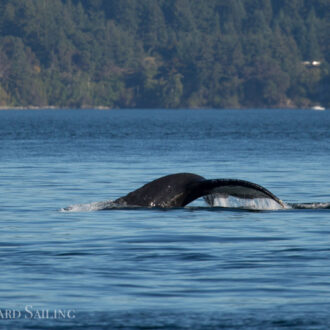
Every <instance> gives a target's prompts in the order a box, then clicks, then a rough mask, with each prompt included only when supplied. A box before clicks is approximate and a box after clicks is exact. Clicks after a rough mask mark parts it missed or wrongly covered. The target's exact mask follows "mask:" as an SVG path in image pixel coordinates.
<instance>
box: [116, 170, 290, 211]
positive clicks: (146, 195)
mask: <svg viewBox="0 0 330 330" xmlns="http://www.w3.org/2000/svg"><path fill="white" fill-rule="evenodd" d="M212 194H221V195H222V196H229V195H231V196H235V197H239V198H248V199H252V198H270V199H272V200H274V201H276V202H277V203H279V204H280V205H282V206H284V204H283V202H282V201H281V200H280V199H279V198H278V197H276V196H275V195H273V194H272V193H271V192H270V191H268V190H267V189H266V188H264V187H262V186H259V185H257V184H255V183H252V182H249V181H244V180H238V179H213V180H207V179H205V178H204V177H202V176H200V175H197V174H192V173H176V174H170V175H167V176H164V177H161V178H158V179H156V180H154V181H151V182H149V183H147V184H145V185H144V186H142V187H141V188H138V189H137V190H134V191H132V192H130V193H129V194H127V195H126V196H123V197H120V198H118V199H117V200H115V201H114V202H115V203H116V204H118V205H123V206H141V207H161V208H170V207H183V206H185V205H187V204H189V203H190V202H192V201H193V200H195V199H197V198H199V197H202V196H203V197H205V199H206V201H208V196H210V195H212Z"/></svg>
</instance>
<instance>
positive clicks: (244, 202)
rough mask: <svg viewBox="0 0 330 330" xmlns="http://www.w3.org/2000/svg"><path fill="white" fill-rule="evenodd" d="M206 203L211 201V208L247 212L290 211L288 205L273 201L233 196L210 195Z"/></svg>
mask: <svg viewBox="0 0 330 330" xmlns="http://www.w3.org/2000/svg"><path fill="white" fill-rule="evenodd" d="M208 201H211V206H218V207H228V208H240V209H247V210H259V211H262V210H265V211H266V210H267V211H275V210H283V209H290V208H291V207H290V206H289V205H286V204H284V206H282V205H281V204H279V203H277V202H276V201H275V200H273V199H271V198H253V199H247V198H238V197H234V196H221V195H212V196H211V198H210V196H208Z"/></svg>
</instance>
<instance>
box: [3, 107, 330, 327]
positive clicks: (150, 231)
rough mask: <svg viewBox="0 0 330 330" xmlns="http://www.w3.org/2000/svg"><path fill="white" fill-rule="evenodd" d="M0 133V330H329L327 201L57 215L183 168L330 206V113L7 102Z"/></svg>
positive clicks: (290, 198)
mask: <svg viewBox="0 0 330 330" xmlns="http://www.w3.org/2000/svg"><path fill="white" fill-rule="evenodd" d="M0 141H1V143H0V169H1V172H0V176H1V177H0V184H1V189H2V191H1V195H0V222H1V231H0V262H1V271H0V327H1V328H6V327H7V328H8V329H12V328H25V329H29V328H30V329H38V328H40V329H43V328H46V327H49V328H52V327H53V328H57V327H61V328H63V329H68V328H71V327H76V328H84V329H88V328H90V329H97V328H112V329H115V328H122V329H135V328H140V329H144V328H149V329H154V328H158V329H181V328H184V329H192V328H193V329H218V328H230V329H231V328H250V329H256V328H260V329H267V328H269V329H274V328H275V329H276V328H281V329H283V328H297V329H323V328H324V329H327V328H329V327H330V276H329V274H330V244H329V243H330V240H329V234H330V209H307V210H281V211H267V212H266V211H265V212H251V211H244V210H235V209H225V210H224V209H219V208H213V209H212V208H209V207H196V208H191V207H190V208H189V207H188V208H182V209H174V210H158V209H150V210H146V209H143V210H142V209H141V210H138V209H133V210H112V211H94V212H60V211H59V210H60V209H61V208H63V207H66V206H68V205H72V204H80V203H83V204H88V203H91V202H95V201H102V200H109V199H116V198H117V197H120V196H122V195H126V194H127V193H128V192H129V191H132V190H134V189H136V188H138V187H139V186H141V185H142V184H145V183H147V182H148V181H151V180H153V179H155V178H157V177H160V176H162V175H166V174H171V173H176V172H192V173H196V174H199V175H202V176H204V177H206V178H210V179H211V178H239V179H245V180H249V181H252V182H255V183H258V184H260V185H262V186H264V187H266V188H267V189H269V190H270V191H271V192H273V193H274V194H275V195H277V196H278V197H280V198H281V199H282V200H283V201H285V202H291V203H301V202H306V203H314V202H325V203H326V202H330V180H329V171H330V170H329V164H330V111H323V112H321V111H320V112H317V111H308V110H306V111H293V110H291V111H289V110H288V111H286V110H265V111H260V110H259V111H257V110H242V111H226V110H223V111H215V110H189V111H186V110H181V111H173V110H172V111H167V110H152V111H142V110H127V111H92V110H90V111H89V110H84V111H78V110H71V111H65V110H59V111H48V110H47V111H46V110H45V111H44V110H43V111H0ZM194 205H197V206H203V205H204V204H203V202H202V201H197V202H194ZM6 313H7V314H6Z"/></svg>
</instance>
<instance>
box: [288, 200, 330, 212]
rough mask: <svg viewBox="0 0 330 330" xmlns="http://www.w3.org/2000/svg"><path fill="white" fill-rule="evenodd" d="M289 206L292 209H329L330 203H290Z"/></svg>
mask: <svg viewBox="0 0 330 330" xmlns="http://www.w3.org/2000/svg"><path fill="white" fill-rule="evenodd" d="M290 206H291V207H292V208H294V209H312V210H315V209H318V210H321V209H330V203H329V202H326V203H292V204H290Z"/></svg>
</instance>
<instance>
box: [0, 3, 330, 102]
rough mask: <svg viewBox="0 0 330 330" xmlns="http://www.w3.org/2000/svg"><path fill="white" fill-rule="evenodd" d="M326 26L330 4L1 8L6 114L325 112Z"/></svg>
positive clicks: (329, 91)
mask: <svg viewBox="0 0 330 330" xmlns="http://www.w3.org/2000/svg"><path fill="white" fill-rule="evenodd" d="M329 15H330V0H230V1H229V0H205V1H201V0H24V1H23V0H1V2H0V106H3V107H4V106H30V105H32V106H58V107H91V106H107V107H114V108H131V107H133V108H134V107H136V108H137V107H138V108H156V107H157V108H194V107H205V108H228V107H259V108H260V107H265V108H268V107H309V106H313V105H316V104H320V105H323V106H326V107H329V106H330V87H329V86H330V78H329V69H330V66H329V63H330V39H329V38H330V23H329V22H330V16H329ZM313 61H314V62H313Z"/></svg>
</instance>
